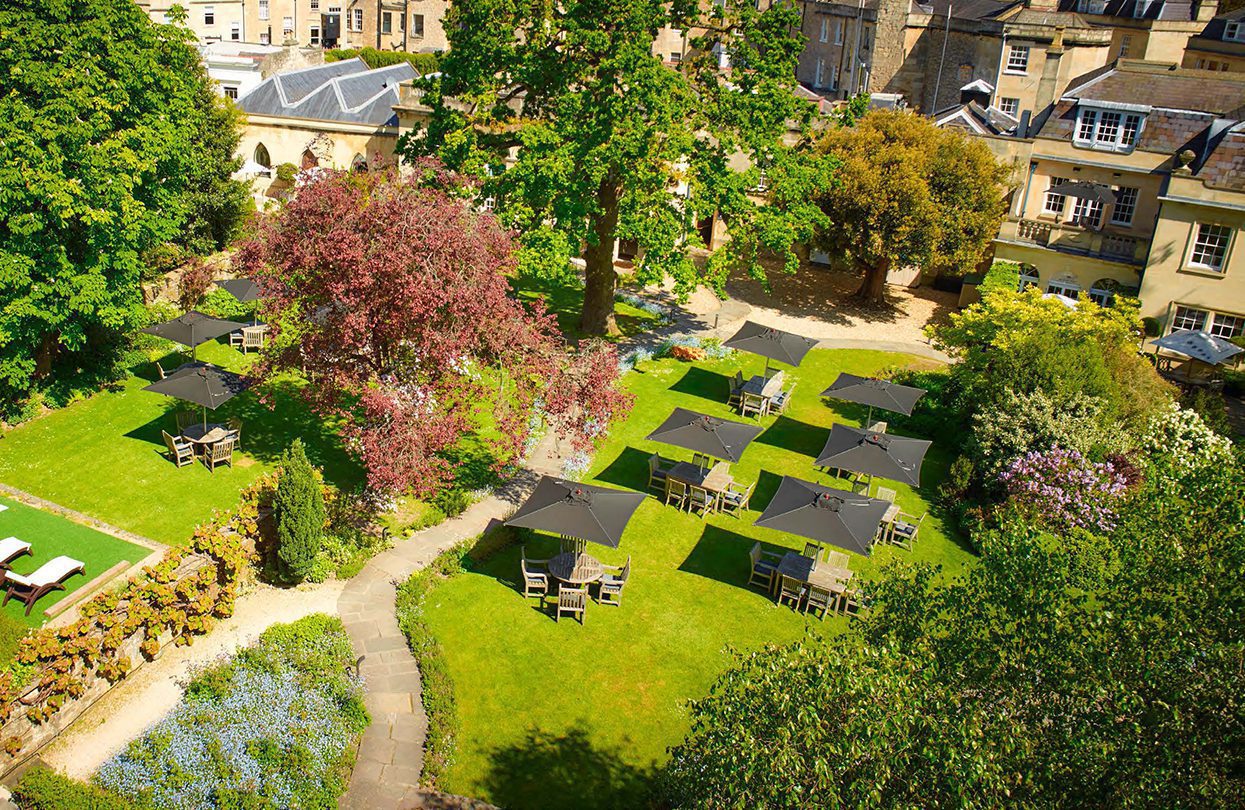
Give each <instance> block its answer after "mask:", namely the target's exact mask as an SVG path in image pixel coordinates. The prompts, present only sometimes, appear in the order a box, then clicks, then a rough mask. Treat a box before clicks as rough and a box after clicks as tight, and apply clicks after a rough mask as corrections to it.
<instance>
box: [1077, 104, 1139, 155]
mask: <svg viewBox="0 0 1245 810" xmlns="http://www.w3.org/2000/svg"><path fill="white" fill-rule="evenodd" d="M1145 121H1146V117H1145V116H1144V115H1142V114H1141V113H1133V112H1120V111H1118V110H1100V109H1095V108H1094V107H1081V108H1080V109H1079V111H1078V112H1077V116H1076V125H1075V127H1074V128H1073V130H1072V143H1073V144H1074V145H1075V146H1080V147H1083V148H1086V149H1096V150H1099V151H1109V152H1131V151H1133V150H1134V149H1136V148H1137V143H1138V141H1139V140H1140V139H1141V130H1142V128H1143V127H1145Z"/></svg>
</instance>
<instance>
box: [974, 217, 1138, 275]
mask: <svg viewBox="0 0 1245 810" xmlns="http://www.w3.org/2000/svg"><path fill="white" fill-rule="evenodd" d="M999 238H1000V239H1002V240H1004V241H1007V242H1023V243H1028V244H1032V245H1038V246H1041V247H1044V248H1049V249H1051V250H1058V251H1062V252H1064V253H1077V254H1080V255H1082V256H1093V257H1096V258H1100V259H1106V260H1107V261H1113V262H1122V263H1125V264H1135V265H1142V264H1145V261H1146V252H1147V251H1148V250H1149V248H1150V243H1149V241H1148V240H1146V239H1141V238H1138V237H1136V236H1125V235H1123V234H1118V233H1109V232H1103V231H1094V230H1089V229H1087V228H1079V227H1076V226H1073V225H1066V224H1063V223H1055V222H1045V221H1042V220H1036V219H1019V220H1008V221H1007V222H1004V223H1003V227H1002V228H1000V229H999Z"/></svg>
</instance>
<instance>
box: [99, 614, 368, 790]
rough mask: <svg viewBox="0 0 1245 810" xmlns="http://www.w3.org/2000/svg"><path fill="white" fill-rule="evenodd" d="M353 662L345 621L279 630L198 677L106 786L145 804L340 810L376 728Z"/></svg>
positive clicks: (107, 772) (115, 761)
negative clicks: (359, 746)
mask: <svg viewBox="0 0 1245 810" xmlns="http://www.w3.org/2000/svg"><path fill="white" fill-rule="evenodd" d="M274 631H275V632H274ZM352 657H353V653H352V651H351V646H350V641H349V639H348V638H347V637H346V636H345V631H344V630H343V629H342V627H341V623H340V621H338V620H336V619H331V618H329V617H327V616H311V617H308V618H307V619H303V620H301V621H300V622H296V623H294V624H292V625H278V626H277V627H274V628H273V629H272V630H270V631H268V632H266V633H265V634H264V637H261V640H260V642H259V644H257V645H256V646H255V647H252V648H248V649H245V650H243V651H241V652H240V653H239V654H238V655H237V656H235V657H234V658H232V659H227V660H225V661H222V662H221V663H219V664H217V665H216V666H214V667H211V668H209V669H207V670H205V671H204V672H201V673H199V675H198V676H197V677H196V678H195V680H194V681H192V683H191V684H190V686H188V687H187V693H186V696H185V697H184V698H183V700H182V702H181V703H179V704H178V706H177V707H176V708H175V709H174V710H173V711H172V712H171V713H170V714H169V715H168V716H166V717H165V718H164V719H163V720H161V721H160V722H159V723H158V724H156V726H155V727H153V728H152V729H151V730H149V731H148V732H147V733H146V734H144V735H143V736H142V737H140V738H139V739H138V740H135V741H134V742H133V743H131V744H130V745H129V746H128V747H127V748H126V749H125V750H124V751H122V752H121V753H120V754H117V755H116V756H114V757H113V758H112V759H110V760H108V761H107V762H105V763H104V764H103V766H101V767H100V769H99V772H98V773H97V774H96V775H95V779H96V781H97V782H98V783H99V784H101V785H102V786H104V787H106V788H109V789H111V790H114V791H116V792H118V793H120V794H122V795H124V796H128V797H132V798H133V799H134V802H135V806H138V807H154V808H176V809H177V810H183V809H184V810H197V808H215V807H222V806H231V807H329V806H335V805H336V800H337V796H338V795H339V794H340V793H341V791H342V790H343V789H344V787H345V777H346V775H347V773H348V771H347V766H348V764H349V761H350V758H351V757H352V756H353V747H354V741H355V740H356V739H357V737H358V735H359V734H360V733H361V732H362V730H363V728H364V727H365V726H366V725H367V712H366V710H365V709H364V708H363V703H362V695H363V684H362V682H361V680H360V679H359V678H358V677H357V676H356V675H354V674H353V673H352V672H351V671H350V669H349V661H350V659H351V658H352Z"/></svg>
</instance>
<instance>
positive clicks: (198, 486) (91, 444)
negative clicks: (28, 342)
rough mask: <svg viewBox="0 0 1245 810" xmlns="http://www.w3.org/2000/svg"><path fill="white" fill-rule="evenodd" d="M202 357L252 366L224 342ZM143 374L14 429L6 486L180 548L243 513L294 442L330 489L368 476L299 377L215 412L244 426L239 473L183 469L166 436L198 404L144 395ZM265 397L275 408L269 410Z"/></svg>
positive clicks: (0, 468)
mask: <svg viewBox="0 0 1245 810" xmlns="http://www.w3.org/2000/svg"><path fill="white" fill-rule="evenodd" d="M252 357H253V356H252ZM185 359H186V358H185V357H184V356H181V355H170V356H168V357H166V358H164V367H165V369H166V370H171V369H172V368H174V367H176V366H177V365H178V364H179V363H181V362H184V361H185ZM199 359H201V360H208V361H210V362H213V363H216V364H218V365H221V366H224V367H226V368H230V369H233V370H242V369H244V368H245V367H246V366H247V365H248V364H249V363H250V362H252V360H251V359H250V358H246V357H244V356H243V355H242V354H240V353H239V352H237V351H236V350H234V349H232V348H230V347H229V346H228V345H227V344H225V343H221V342H215V343H207V344H204V345H202V346H200V347H199ZM137 372H138V373H139V374H141V375H143V376H140V377H130V378H129V379H127V380H126V381H125V382H123V383H122V384H121V386H120V388H119V390H117V391H104V392H101V393H98V394H96V395H94V396H92V397H90V398H89V399H86V400H83V401H81V402H76V403H74V404H72V405H70V406H68V407H66V408H62V409H61V410H58V411H54V412H52V413H49V414H47V415H46V416H43V417H41V418H38V419H34V420H32V421H31V422H28V423H26V424H24V425H20V426H18V427H17V428H15V429H13V430H11V431H9V433H8V434H6V435H5V436H4V439H3V441H0V481H3V482H4V483H6V484H9V485H10V486H14V487H17V488H19V489H22V490H25V491H27V492H30V493H32V494H35V495H38V496H40V497H42V498H46V499H48V500H50V501H53V502H54V503H59V504H60V505H62V506H67V507H70V508H72V509H76V510H78V511H80V512H84V513H86V514H89V515H92V516H94V517H97V518H99V519H101V520H103V521H105V522H107V523H110V524H112V525H114V526H119V527H121V528H124V529H129V530H130V531H132V532H135V533H137V534H141V535H144V536H146V537H150V538H152V539H154V540H158V541H161V542H164V543H170V544H174V545H179V544H184V543H185V542H186V541H187V540H188V539H189V537H190V535H191V532H192V531H193V529H194V527H195V526H196V525H197V524H198V523H200V522H202V521H203V520H205V519H206V518H208V517H210V516H211V514H212V511H213V510H214V509H229V508H232V507H233V506H235V505H236V504H237V501H238V493H239V492H240V491H241V489H242V488H243V487H244V486H246V485H247V484H249V483H251V482H252V481H254V480H255V479H256V478H258V477H259V476H260V475H261V474H263V473H264V472H266V471H268V470H270V469H272V467H273V465H274V464H275V463H276V461H277V460H278V458H279V457H280V455H281V452H282V451H283V450H284V449H285V448H286V447H287V446H288V445H289V444H290V442H291V441H293V440H294V438H295V437H301V438H302V440H303V441H304V442H305V443H306V444H307V452H308V455H309V456H310V457H311V460H312V461H313V462H314V463H316V464H321V465H323V466H324V468H325V472H326V476H327V477H328V479H329V480H330V481H331V482H333V483H338V484H349V483H353V482H354V481H357V480H359V478H360V471H359V469H358V467H357V465H355V464H354V463H353V462H352V461H350V459H349V458H348V457H347V456H346V454H345V453H344V451H343V450H342V449H341V443H340V441H339V440H338V438H337V436H336V435H335V434H334V433H333V432H332V431H331V430H330V429H328V428H326V427H325V426H324V425H323V424H322V423H321V421H320V420H319V419H318V418H316V417H315V416H314V415H313V414H312V413H311V412H310V411H309V410H308V409H307V407H306V406H305V405H304V404H303V403H302V401H301V400H300V399H299V397H298V396H297V393H298V392H297V386H298V384H299V383H298V381H297V380H296V379H294V378H285V379H283V380H280V381H277V382H274V383H273V384H270V385H267V386H264V387H263V389H262V390H258V391H256V390H252V391H248V392H246V393H243V394H241V395H239V396H237V397H235V398H234V399H233V400H231V401H230V402H228V403H226V404H225V405H223V406H222V407H221V408H219V409H218V410H217V411H215V412H209V414H208V419H209V421H217V422H223V421H225V420H226V419H228V418H229V417H230V416H238V417H240V418H241V419H242V421H243V432H242V449H241V452H237V453H235V454H234V466H233V468H229V467H220V468H218V469H217V470H216V471H215V472H209V471H208V470H207V468H206V467H204V466H203V465H202V464H199V463H196V464H193V465H191V466H188V467H183V468H181V469H178V468H177V467H175V466H174V465H173V464H172V463H171V462H170V461H168V460H167V458H166V457H165V455H164V444H163V441H162V440H161V437H160V431H161V429H165V430H168V431H169V432H170V433H175V432H176V430H175V424H174V416H173V414H174V411H176V410H179V409H181V408H187V409H189V408H190V406H189V405H188V404H187V403H181V402H179V401H176V400H173V399H171V398H169V397H165V396H161V395H159V394H152V393H149V392H146V391H143V390H141V389H142V388H143V386H145V385H147V384H148V383H149V382H150V381H151V379H153V377H152V374H153V370H152V369H149V368H140V369H137ZM144 377H145V378H144ZM263 395H266V397H267V399H268V403H267V404H265V403H263V402H261V396H263ZM193 410H195V411H196V412H197V411H198V409H197V408H193Z"/></svg>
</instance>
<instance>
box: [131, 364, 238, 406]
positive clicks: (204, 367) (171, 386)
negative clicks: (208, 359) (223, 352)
mask: <svg viewBox="0 0 1245 810" xmlns="http://www.w3.org/2000/svg"><path fill="white" fill-rule="evenodd" d="M250 386H251V381H250V380H248V379H247V378H246V377H243V376H242V375H241V374H234V373H233V372H232V371H226V370H225V369H223V368H219V367H217V366H214V365H212V364H211V363H186V364H185V365H183V366H181V367H179V368H178V369H177V370H176V371H174V372H173V373H172V374H170V375H169V376H167V377H165V378H164V379H163V380H156V381H155V382H153V383H152V384H151V385H148V386H146V387H144V388H143V390H144V391H152V392H154V393H157V394H165V395H166V396H170V397H177V398H178V399H183V400H185V401H186V402H193V403H194V404H196V405H202V406H203V407H204V408H211V409H212V410H216V409H217V408H219V407H220V406H221V405H224V404H225V403H226V402H228V401H229V400H231V399H233V398H234V397H235V396H237V395H238V394H241V393H242V392H243V391H245V390H246V389H247V388H249V387H250Z"/></svg>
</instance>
